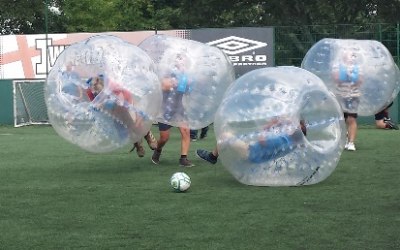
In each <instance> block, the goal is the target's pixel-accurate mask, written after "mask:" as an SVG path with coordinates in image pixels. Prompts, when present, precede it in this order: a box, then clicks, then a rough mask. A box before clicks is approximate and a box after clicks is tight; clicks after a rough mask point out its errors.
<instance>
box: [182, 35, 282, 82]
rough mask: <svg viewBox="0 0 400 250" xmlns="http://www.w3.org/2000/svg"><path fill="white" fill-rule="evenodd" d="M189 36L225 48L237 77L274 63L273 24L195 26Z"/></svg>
mask: <svg viewBox="0 0 400 250" xmlns="http://www.w3.org/2000/svg"><path fill="white" fill-rule="evenodd" d="M189 38H190V39H191V40H195V41H199V42H203V43H207V44H209V45H212V46H216V47H218V48H220V49H221V50H222V51H224V52H225V54H226V55H227V56H228V57H229V58H230V59H231V61H232V63H233V65H234V68H235V73H236V77H239V76H241V75H243V74H244V73H246V72H249V71H251V70H254V69H257V68H264V67H272V66H274V62H275V60H274V29H273V28H249V27H243V28H231V29H225V28H221V29H196V30H190V32H189Z"/></svg>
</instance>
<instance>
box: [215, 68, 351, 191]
mask: <svg viewBox="0 0 400 250" xmlns="http://www.w3.org/2000/svg"><path fill="white" fill-rule="evenodd" d="M214 128H215V134H216V137H217V145H218V150H219V155H220V159H221V162H222V164H223V165H224V166H225V167H226V168H227V169H228V171H229V172H230V173H231V174H232V175H233V176H234V177H235V178H236V179H237V180H238V181H239V182H241V183H244V184H247V185H255V186H299V185H310V184H315V183H318V182H320V181H322V180H324V179H325V178H327V177H328V176H329V175H330V174H331V173H332V172H333V170H334V169H335V168H336V166H337V163H338V161H339V159H340V155H341V153H342V151H343V148H344V144H345V140H346V133H345V131H346V129H345V124H344V118H343V113H342V110H341V108H340V105H339V103H338V101H337V100H336V98H335V96H334V95H333V94H332V93H331V92H330V91H329V90H328V89H327V88H326V86H325V85H324V83H323V82H322V80H321V79H320V78H319V77H317V76H316V75H314V74H312V73H310V72H308V71H306V70H304V69H300V68H297V67H271V68H263V69H257V70H253V71H251V72H248V73H246V74H244V75H243V76H241V77H240V78H238V79H237V80H236V81H235V82H234V83H233V84H232V85H231V86H230V88H229V89H228V90H227V92H226V93H225V96H224V99H223V101H222V103H221V105H220V107H219V109H218V110H217V113H216V115H215V122H214Z"/></svg>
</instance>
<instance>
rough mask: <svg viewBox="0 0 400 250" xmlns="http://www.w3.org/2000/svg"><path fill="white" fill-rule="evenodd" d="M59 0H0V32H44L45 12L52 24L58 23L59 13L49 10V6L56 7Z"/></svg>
mask: <svg viewBox="0 0 400 250" xmlns="http://www.w3.org/2000/svg"><path fill="white" fill-rule="evenodd" d="M60 1H61V0H0V6H1V12H0V33H1V34H2V35H7V34H33V33H44V32H45V31H46V23H45V18H46V14H48V18H49V19H53V20H54V22H52V23H53V25H58V20H59V15H58V14H57V13H55V12H52V11H50V7H55V8H57V7H58V6H59V4H60ZM46 4H47V5H46ZM46 11H47V13H46ZM48 28H54V27H52V26H49V27H48ZM57 29H59V28H58V27H57Z"/></svg>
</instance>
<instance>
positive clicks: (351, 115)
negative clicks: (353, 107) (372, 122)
mask: <svg viewBox="0 0 400 250" xmlns="http://www.w3.org/2000/svg"><path fill="white" fill-rule="evenodd" d="M349 116H350V117H354V118H355V119H357V117H358V114H357V113H344V119H345V120H346V119H347V117H349Z"/></svg>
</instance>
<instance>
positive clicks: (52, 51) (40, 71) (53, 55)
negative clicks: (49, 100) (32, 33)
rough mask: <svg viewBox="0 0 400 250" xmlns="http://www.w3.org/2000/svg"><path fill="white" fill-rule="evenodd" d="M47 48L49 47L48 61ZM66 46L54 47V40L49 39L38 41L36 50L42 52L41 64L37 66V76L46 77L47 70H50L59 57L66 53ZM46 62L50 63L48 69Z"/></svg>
mask: <svg viewBox="0 0 400 250" xmlns="http://www.w3.org/2000/svg"><path fill="white" fill-rule="evenodd" d="M46 46H47V52H48V54H47V56H48V60H46ZM65 47H66V46H65V45H55V46H53V40H52V39H51V38H50V39H47V43H46V39H36V49H38V50H40V62H39V63H37V64H36V74H37V75H46V70H50V69H51V68H52V67H53V66H54V64H55V62H56V60H57V57H58V56H59V55H60V54H61V52H63V51H64V49H65ZM46 61H47V62H48V65H47V66H48V67H46Z"/></svg>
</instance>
